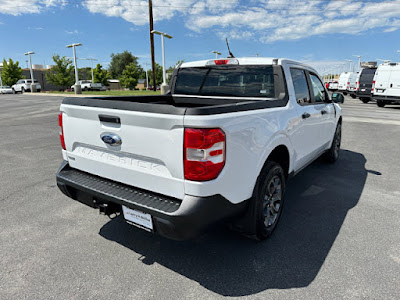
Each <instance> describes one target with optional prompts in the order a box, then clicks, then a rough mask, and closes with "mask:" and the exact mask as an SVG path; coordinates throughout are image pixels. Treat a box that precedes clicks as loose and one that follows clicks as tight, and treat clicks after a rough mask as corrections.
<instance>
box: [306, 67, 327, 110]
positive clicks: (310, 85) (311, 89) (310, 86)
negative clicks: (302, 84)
mask: <svg viewBox="0 0 400 300" xmlns="http://www.w3.org/2000/svg"><path fill="white" fill-rule="evenodd" d="M306 74H307V79H308V80H309V89H310V91H311V95H313V96H312V99H311V103H310V104H312V105H321V104H326V103H327V102H325V101H322V102H315V95H314V89H313V88H312V82H311V75H314V76H315V77H317V79H318V80H319V82H320V83H321V84H322V87H323V89H324V92H325V98H326V99H329V94H328V92H327V91H326V88H325V85H324V84H323V82H322V80H321V78H319V76H318V74H316V73H314V72H310V71H308V70H306Z"/></svg>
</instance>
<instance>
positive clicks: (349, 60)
mask: <svg viewBox="0 0 400 300" xmlns="http://www.w3.org/2000/svg"><path fill="white" fill-rule="evenodd" d="M346 60H347V61H348V62H350V69H349V72H352V70H351V67H352V62H353V61H352V60H351V59H346Z"/></svg>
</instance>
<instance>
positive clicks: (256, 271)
mask: <svg viewBox="0 0 400 300" xmlns="http://www.w3.org/2000/svg"><path fill="white" fill-rule="evenodd" d="M61 100H62V97H56V96H37V95H36V96H31V95H27V94H25V95H0V128H1V129H0V165H1V172H0V180H1V185H0V211H1V217H0V228H1V229H0V250H1V251H0V299H214V298H222V297H223V296H230V297H239V296H244V297H243V298H244V299H247V298H251V299H253V298H254V299H361V298H362V299H400V182H399V174H400V163H399V159H400V146H399V145H400V106H397V107H396V106H387V107H385V108H378V107H377V106H376V104H375V103H374V102H371V103H368V104H363V103H362V102H361V101H359V100H354V99H351V98H349V97H346V100H345V103H344V104H343V105H342V107H343V112H344V123H343V141H342V151H341V157H340V159H339V161H338V162H337V163H336V164H334V165H328V164H325V163H324V162H323V161H317V162H315V163H313V164H312V165H311V166H309V167H308V168H306V169H305V170H304V171H302V172H301V173H300V174H299V175H298V176H297V177H295V178H294V179H293V180H292V181H290V182H289V185H288V190H287V195H286V207H285V210H284V214H283V215H282V219H281V221H280V225H279V227H278V228H277V230H276V232H275V234H274V235H273V236H272V237H271V238H270V239H269V240H268V241H266V242H264V243H257V242H254V241H252V240H248V239H246V238H244V237H242V236H239V235H237V234H236V233H232V232H230V231H229V230H227V229H225V228H219V229H218V230H215V231H213V232H211V233H208V234H206V235H203V236H201V237H199V238H197V239H195V240H192V241H186V242H174V241H170V240H167V239H164V238H162V237H159V236H156V235H151V234H149V233H147V232H144V231H142V230H140V229H137V228H135V227H133V226H130V225H128V224H126V223H124V222H123V221H121V220H120V219H119V218H117V219H113V220H110V219H109V218H108V217H106V216H100V215H98V212H97V211H95V210H93V209H91V208H88V207H85V206H83V205H81V204H79V203H77V202H75V201H73V200H71V199H69V198H67V197H65V196H64V195H63V194H61V192H60V191H59V190H58V188H57V186H56V183H55V173H56V171H57V169H58V167H59V165H60V163H61V160H62V157H61V151H60V145H59V137H58V133H59V128H58V124H57V114H58V108H59V104H60V102H61Z"/></svg>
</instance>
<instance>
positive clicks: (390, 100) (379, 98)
mask: <svg viewBox="0 0 400 300" xmlns="http://www.w3.org/2000/svg"><path fill="white" fill-rule="evenodd" d="M372 99H374V100H376V101H382V102H385V103H388V104H392V103H395V104H400V96H399V97H396V96H377V95H373V96H372Z"/></svg>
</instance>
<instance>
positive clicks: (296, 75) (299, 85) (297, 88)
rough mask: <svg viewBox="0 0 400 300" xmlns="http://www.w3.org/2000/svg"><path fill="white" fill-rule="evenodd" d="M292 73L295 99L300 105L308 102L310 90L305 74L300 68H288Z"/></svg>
mask: <svg viewBox="0 0 400 300" xmlns="http://www.w3.org/2000/svg"><path fill="white" fill-rule="evenodd" d="M290 74H291V75H292V81H293V87H294V92H295V94H296V101H297V103H299V104H300V105H304V104H307V103H310V102H311V101H310V99H311V98H310V92H309V90H308V84H307V79H306V74H305V73H304V71H303V70H301V69H294V68H292V69H290Z"/></svg>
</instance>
